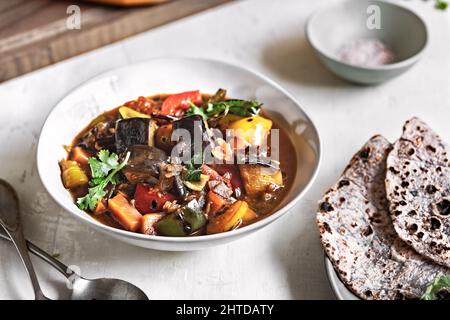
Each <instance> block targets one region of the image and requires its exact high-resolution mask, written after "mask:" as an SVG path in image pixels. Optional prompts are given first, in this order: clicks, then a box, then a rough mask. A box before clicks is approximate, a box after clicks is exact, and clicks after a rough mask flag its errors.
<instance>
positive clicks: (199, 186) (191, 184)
mask: <svg viewBox="0 0 450 320" xmlns="http://www.w3.org/2000/svg"><path fill="white" fill-rule="evenodd" d="M208 180H209V176H207V175H206V174H202V175H200V180H199V181H184V185H185V186H186V187H188V188H189V189H191V190H194V191H202V190H203V188H204V187H205V185H206V183H207V182H208Z"/></svg>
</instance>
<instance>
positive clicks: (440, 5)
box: [434, 0, 448, 10]
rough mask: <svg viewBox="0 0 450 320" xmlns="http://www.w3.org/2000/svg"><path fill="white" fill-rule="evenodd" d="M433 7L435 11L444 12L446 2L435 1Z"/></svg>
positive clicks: (446, 6) (442, 0)
mask: <svg viewBox="0 0 450 320" xmlns="http://www.w3.org/2000/svg"><path fill="white" fill-rule="evenodd" d="M434 6H435V7H436V9H439V10H446V9H447V8H448V2H447V1H444V0H436V4H435V5H434Z"/></svg>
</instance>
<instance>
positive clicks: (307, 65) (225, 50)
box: [0, 0, 450, 299]
mask: <svg viewBox="0 0 450 320" xmlns="http://www.w3.org/2000/svg"><path fill="white" fill-rule="evenodd" d="M330 2H331V1H330V0H328V1H326V0H320V1H319V0H316V1H308V0H290V1H289V0H277V1H272V0H250V1H242V2H238V3H234V4H230V5H225V6H222V7H219V8H217V9H213V10H210V11H207V12H204V13H202V14H199V15H195V16H192V17H189V18H187V19H184V20H180V21H178V22H175V23H172V24H169V25H166V26H164V27H161V28H158V29H155V30H152V31H149V32H146V33H143V34H141V35H138V36H135V37H132V38H129V39H127V40H125V41H122V42H119V43H117V44H114V45H111V46H108V47H105V48H102V49H99V50H96V51H93V52H90V53H88V54H85V55H82V56H79V57H76V58H73V59H70V60H67V61H64V62H62V63H58V64H56V65H53V66H50V67H48V68H45V69H42V70H39V71H37V72H34V73H31V74H28V75H25V76H22V77H20V78H17V79H14V80H12V81H9V82H6V83H3V84H1V85H0V103H1V107H0V141H1V146H0V177H2V178H4V179H6V180H8V181H10V182H11V183H12V184H13V185H14V187H15V188H16V189H17V190H18V192H19V195H20V199H21V203H22V207H23V220H24V225H25V233H26V235H27V237H28V238H29V239H30V240H32V241H33V242H35V243H36V244H38V245H39V246H41V247H42V248H44V249H45V250H47V251H48V252H50V253H58V254H59V255H60V257H59V258H60V259H61V260H62V261H63V262H65V263H67V264H75V265H78V266H79V267H80V268H81V271H82V274H83V275H84V276H87V277H102V276H110V277H117V278H123V279H125V280H129V281H131V282H134V283H136V284H138V285H139V286H140V287H142V289H143V290H144V291H145V292H146V293H147V294H148V295H149V296H150V297H151V298H153V299H177V298H178V299H332V298H333V294H332V292H331V290H330V288H329V285H328V282H327V279H326V276H325V272H324V267H323V253H322V250H321V245H320V243H319V239H318V233H317V230H316V226H315V222H314V216H315V209H316V201H317V200H318V199H319V198H320V197H321V194H322V193H323V192H324V191H325V189H326V188H327V187H328V186H329V185H331V184H332V183H333V182H334V181H335V180H336V178H337V177H338V175H339V173H340V172H341V170H342V169H343V167H344V166H345V164H346V162H347V161H348V159H349V158H350V157H351V155H352V154H353V152H354V151H355V150H357V149H358V148H359V147H360V146H361V145H362V144H363V143H364V142H365V141H366V140H367V139H368V138H369V137H370V136H371V135H373V134H375V133H383V134H384V135H385V136H386V137H388V138H389V139H391V140H394V139H395V138H396V137H397V136H398V135H399V134H400V130H401V126H402V123H403V122H404V121H405V120H406V119H408V118H409V117H411V116H413V115H417V116H420V117H422V118H423V119H424V120H426V121H427V122H429V123H430V124H431V125H432V126H433V127H434V128H435V129H436V130H437V131H438V132H440V133H441V134H442V135H443V136H444V137H445V138H447V140H450V131H449V130H448V116H449V115H450V98H449V97H448V92H449V88H450V76H449V71H450V58H449V57H450V55H449V53H450V41H449V39H450V17H449V14H450V12H440V11H438V10H435V9H434V8H433V5H432V3H431V2H430V1H429V2H424V1H419V0H414V1H400V2H402V3H404V4H406V5H409V6H412V7H414V8H415V9H416V10H417V11H418V12H419V13H420V14H421V15H422V16H423V17H424V18H425V20H426V22H427V23H428V26H429V31H430V44H429V48H428V50H427V52H426V54H425V56H424V58H423V60H422V61H421V62H420V63H419V64H418V65H417V66H416V67H414V68H413V69H412V70H410V71H409V72H408V73H406V74H405V75H403V76H401V77H399V78H397V79H395V80H393V81H391V82H389V83H387V84H384V85H381V86H377V87H358V86H352V85H350V84H347V83H345V82H343V81H341V80H339V79H337V78H336V77H334V76H332V75H331V74H329V73H328V72H327V71H326V70H325V69H324V68H323V67H322V66H321V65H319V63H318V61H317V59H316V58H315V56H314V55H313V53H312V51H311V49H310V48H309V46H308V45H307V43H306V41H305V38H304V23H305V21H306V18H307V17H308V16H309V15H310V13H311V12H312V11H313V10H314V9H316V7H318V6H320V5H326V4H329V3H330ZM411 36H412V37H413V36H414V35H413V34H412V35H411ZM167 55H170V56H174V55H179V56H194V57H208V58H214V59H220V60H224V61H229V62H232V63H236V64H238V65H243V66H246V67H249V68H251V69H254V70H256V71H259V72H262V73H264V74H266V75H267V76H269V77H271V78H273V79H274V80H275V81H278V82H279V83H281V84H282V85H283V86H284V87H285V88H286V89H288V90H289V91H290V92H292V93H293V94H294V96H295V97H296V98H297V99H298V100H299V101H300V102H301V103H302V105H303V107H304V108H305V110H306V111H307V112H308V113H309V114H310V115H311V117H312V119H313V120H314V121H315V122H316V124H317V126H318V129H319V131H320V134H321V137H322V139H323V151H324V158H323V165H322V168H321V170H320V173H319V177H318V179H317V181H316V183H315V184H314V186H313V188H312V189H311V190H310V192H309V193H308V194H307V195H306V196H305V197H304V198H303V199H302V200H301V201H300V202H299V203H298V204H297V205H296V206H295V208H294V209H293V210H291V212H290V213H289V214H287V215H286V216H285V217H284V218H283V219H281V220H278V221H277V222H276V223H274V224H272V225H270V226H269V227H267V228H266V229H264V230H262V231H260V232H258V233H256V234H254V235H251V236H249V237H247V238H245V239H243V240H240V241H238V242H234V243H231V244H229V245H225V246H222V247H216V248H212V249H209V250H205V251H199V252H184V253H171V252H157V251H150V250H146V249H141V248H136V247H132V246H129V245H127V244H124V243H121V242H119V241H117V240H113V239H111V238H109V237H107V236H104V235H102V234H100V233H97V232H94V231H93V230H92V229H90V228H89V227H88V226H85V225H82V224H80V223H78V222H77V221H75V220H74V219H72V218H71V217H70V216H69V214H68V213H66V212H64V211H63V210H62V209H60V208H59V207H58V206H57V205H56V204H55V203H54V202H53V200H52V199H51V198H50V197H49V195H48V194H47V192H46V191H45V190H44V188H43V186H42V184H41V182H40V180H39V177H38V176H37V172H36V162H35V153H36V144H37V140H38V136H39V132H40V129H41V127H42V124H43V122H44V120H45V118H46V115H47V114H48V113H49V111H50V110H51V108H52V107H53V106H54V105H55V104H56V103H57V102H58V101H59V100H60V99H61V98H62V97H64V95H65V94H66V93H68V92H69V91H70V90H71V89H73V88H75V87H76V86H78V85H79V84H81V83H83V82H84V81H86V80H87V79H89V78H91V77H93V76H94V75H96V74H98V73H100V72H103V71H105V70H108V69H110V68H114V67H117V66H122V65H125V64H127V63H131V62H135V61H141V60H145V59H148V58H151V57H157V56H167ZM0 68H1V66H0ZM144 94H145V93H144ZM33 261H35V262H36V267H37V270H38V272H39V277H40V279H41V280H42V282H43V287H44V290H45V292H46V293H47V294H48V295H50V296H51V297H54V298H56V297H58V296H60V297H63V296H64V291H65V290H64V287H65V282H64V279H63V278H62V277H61V276H60V275H59V274H57V273H56V272H55V271H52V270H51V269H50V268H49V267H48V266H46V265H44V264H43V263H41V262H40V261H38V260H37V259H34V258H33ZM30 298H33V294H32V291H31V287H30V285H29V283H28V279H27V277H26V275H25V271H24V269H23V267H22V265H21V264H20V261H19V259H18V257H17V254H16V252H15V251H14V250H13V247H12V246H11V245H10V244H9V243H6V242H4V241H0V299H30Z"/></svg>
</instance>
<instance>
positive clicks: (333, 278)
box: [325, 256, 360, 300]
mask: <svg viewBox="0 0 450 320" xmlns="http://www.w3.org/2000/svg"><path fill="white" fill-rule="evenodd" d="M325 269H326V272H327V277H328V281H329V282H330V285H331V289H332V290H333V292H334V295H335V296H336V298H338V299H339V300H360V299H359V298H358V297H357V296H355V295H354V294H353V293H352V292H351V291H350V290H348V289H347V287H346V286H345V285H344V284H343V283H342V281H341V279H339V277H338V275H337V274H336V271H335V270H334V268H333V264H332V263H331V261H330V260H329V259H328V258H327V257H326V256H325Z"/></svg>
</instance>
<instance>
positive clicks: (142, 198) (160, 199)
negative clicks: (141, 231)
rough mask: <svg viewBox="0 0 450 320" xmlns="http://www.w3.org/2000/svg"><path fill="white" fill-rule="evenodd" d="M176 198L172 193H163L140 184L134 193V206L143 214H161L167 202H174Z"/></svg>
mask: <svg viewBox="0 0 450 320" xmlns="http://www.w3.org/2000/svg"><path fill="white" fill-rule="evenodd" d="M173 200H175V197H174V196H173V195H171V194H170V193H165V192H162V191H160V190H158V189H155V188H152V187H150V186H148V185H146V184H142V183H140V184H138V185H137V186H136V192H135V193H134V206H135V207H136V209H137V210H138V211H139V212H140V213H142V214H147V213H155V212H161V211H162V209H163V206H164V204H165V203H166V202H167V201H173Z"/></svg>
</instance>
